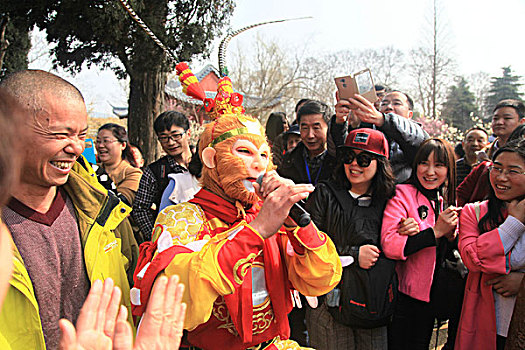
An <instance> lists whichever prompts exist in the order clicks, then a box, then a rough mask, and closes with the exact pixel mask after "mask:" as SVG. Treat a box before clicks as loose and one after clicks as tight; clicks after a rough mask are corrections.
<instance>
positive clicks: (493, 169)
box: [489, 165, 525, 178]
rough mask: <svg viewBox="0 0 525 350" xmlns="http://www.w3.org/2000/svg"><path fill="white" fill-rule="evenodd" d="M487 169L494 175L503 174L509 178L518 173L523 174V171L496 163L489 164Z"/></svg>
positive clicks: (524, 173)
mask: <svg viewBox="0 0 525 350" xmlns="http://www.w3.org/2000/svg"><path fill="white" fill-rule="evenodd" d="M489 171H490V172H491V173H494V174H495V175H501V174H505V176H507V177H509V178H513V177H517V176H519V175H525V171H519V170H515V169H504V168H502V167H500V166H497V165H491V166H489Z"/></svg>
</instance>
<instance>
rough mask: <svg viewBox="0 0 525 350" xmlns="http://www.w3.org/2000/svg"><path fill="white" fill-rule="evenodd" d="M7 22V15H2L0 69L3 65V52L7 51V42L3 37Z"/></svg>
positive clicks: (0, 24)
mask: <svg viewBox="0 0 525 350" xmlns="http://www.w3.org/2000/svg"><path fill="white" fill-rule="evenodd" d="M7 22H9V18H8V17H7V16H3V17H2V19H1V20H0V70H2V66H3V65H4V57H5V53H6V51H7V47H8V46H9V43H8V42H7V40H6V39H5V31H6V29H7Z"/></svg>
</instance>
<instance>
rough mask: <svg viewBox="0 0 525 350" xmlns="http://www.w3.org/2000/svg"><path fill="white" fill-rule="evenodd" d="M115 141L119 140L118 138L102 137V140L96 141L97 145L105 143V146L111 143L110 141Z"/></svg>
mask: <svg viewBox="0 0 525 350" xmlns="http://www.w3.org/2000/svg"><path fill="white" fill-rule="evenodd" d="M113 142H118V140H117V139H102V140H99V139H97V140H96V141H95V145H104V146H106V145H109V144H110V143H113Z"/></svg>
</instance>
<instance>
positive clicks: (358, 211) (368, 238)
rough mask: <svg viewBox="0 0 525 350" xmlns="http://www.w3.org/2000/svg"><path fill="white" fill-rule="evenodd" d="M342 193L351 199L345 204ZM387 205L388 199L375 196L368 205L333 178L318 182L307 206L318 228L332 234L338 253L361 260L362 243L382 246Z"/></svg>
mask: <svg viewBox="0 0 525 350" xmlns="http://www.w3.org/2000/svg"><path fill="white" fill-rule="evenodd" d="M336 192H337V193H338V195H337V196H336V194H335V193H336ZM338 197H339V198H343V200H344V201H345V202H346V203H347V205H346V206H345V207H343V206H342V205H341V203H340V201H339V200H338V199H337V198H338ZM385 206H386V200H373V201H372V202H371V204H370V206H368V207H366V206H360V205H359V204H358V200H357V199H355V198H353V197H352V196H351V195H350V193H349V192H348V190H347V189H345V188H343V187H342V186H340V185H337V184H335V183H334V182H333V181H332V180H330V181H323V182H321V183H319V184H318V185H317V186H316V188H315V191H314V192H313V193H312V194H311V195H310V197H309V198H308V201H307V203H306V210H307V211H308V212H309V213H310V215H311V217H312V220H313V222H314V223H315V225H316V226H317V228H318V229H319V230H320V231H323V232H325V233H326V234H327V235H328V236H330V238H331V239H332V241H333V242H334V244H335V246H336V248H337V252H338V254H339V255H350V256H352V257H353V258H354V260H355V263H357V261H358V260H357V259H358V257H359V247H360V246H362V245H365V244H373V245H375V246H376V247H380V241H381V240H380V235H381V223H382V221H383V211H384V210H385Z"/></svg>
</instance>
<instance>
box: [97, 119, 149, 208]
mask: <svg viewBox="0 0 525 350" xmlns="http://www.w3.org/2000/svg"><path fill="white" fill-rule="evenodd" d="M95 147H96V149H97V156H98V161H99V164H98V168H97V169H96V172H97V177H98V179H99V182H100V183H101V184H102V185H103V186H104V187H105V188H106V189H108V190H111V191H113V192H115V194H117V195H118V196H119V197H120V199H121V200H122V201H124V202H125V203H126V204H128V205H130V206H131V205H133V200H134V199H135V193H136V192H137V190H138V188H139V183H140V178H141V177H142V171H141V170H140V169H138V168H137V167H136V166H137V165H136V164H135V161H134V157H133V155H132V153H131V147H130V145H129V141H128V133H127V132H126V129H125V128H124V127H122V126H120V125H118V124H114V123H107V124H104V125H102V126H101V127H100V128H99V129H98V133H97V139H96V141H95Z"/></svg>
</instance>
